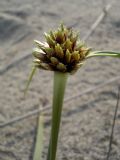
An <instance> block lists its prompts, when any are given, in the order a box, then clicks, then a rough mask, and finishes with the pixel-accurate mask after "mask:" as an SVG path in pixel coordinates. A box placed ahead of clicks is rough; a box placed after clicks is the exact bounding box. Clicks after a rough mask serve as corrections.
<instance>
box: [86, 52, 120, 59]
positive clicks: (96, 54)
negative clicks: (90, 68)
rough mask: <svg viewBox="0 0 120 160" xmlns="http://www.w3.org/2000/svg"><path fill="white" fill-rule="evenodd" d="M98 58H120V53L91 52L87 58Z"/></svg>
mask: <svg viewBox="0 0 120 160" xmlns="http://www.w3.org/2000/svg"><path fill="white" fill-rule="evenodd" d="M95 56H96V57H97V56H110V57H119V58H120V52H115V51H94V52H91V53H90V54H89V55H88V56H87V58H91V57H95Z"/></svg>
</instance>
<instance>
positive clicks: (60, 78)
mask: <svg viewBox="0 0 120 160" xmlns="http://www.w3.org/2000/svg"><path fill="white" fill-rule="evenodd" d="M67 77H68V74H67V73H60V72H55V73H54V95H53V108H52V128H51V137H50V143H49V149H48V155H47V160H55V158H56V152H57V142H58V135H59V128H60V121H61V112H62V105H63V99H64V92H65V87H66V81H67Z"/></svg>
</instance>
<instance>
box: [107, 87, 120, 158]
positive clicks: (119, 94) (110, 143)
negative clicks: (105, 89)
mask: <svg viewBox="0 0 120 160" xmlns="http://www.w3.org/2000/svg"><path fill="white" fill-rule="evenodd" d="M119 99H120V87H119V89H118V97H117V104H116V107H115V114H114V118H113V124H112V130H111V135H110V142H109V149H108V153H107V158H106V160H109V158H110V153H111V149H112V141H113V134H114V128H115V121H116V117H117V111H118V107H119Z"/></svg>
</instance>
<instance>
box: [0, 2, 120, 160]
mask: <svg viewBox="0 0 120 160" xmlns="http://www.w3.org/2000/svg"><path fill="white" fill-rule="evenodd" d="M111 1H112V0H106V1H105V0H74V1H73V0H0V125H1V126H2V124H3V123H5V122H8V121H10V120H11V119H13V118H15V117H18V116H22V115H24V114H26V113H29V112H31V111H34V110H35V109H38V108H39V107H40V106H43V107H45V106H47V105H48V104H51V98H52V86H53V73H51V72H45V71H39V72H37V74H36V75H35V77H34V78H33V82H32V83H31V86H30V88H29V91H28V94H27V96H26V98H25V99H24V97H23V90H24V88H25V84H26V80H27V78H28V75H29V73H30V70H31V67H32V56H31V55H30V54H31V52H32V48H33V40H34V39H38V40H43V38H44V37H43V33H44V32H45V31H46V32H47V31H49V30H50V29H51V28H56V27H58V24H59V22H61V21H63V22H65V24H66V25H68V26H72V27H73V28H74V29H76V30H78V31H80V36H81V38H83V37H84V36H85V34H86V32H87V31H88V30H89V29H90V26H91V25H92V24H93V22H94V21H95V19H96V18H97V17H98V16H99V14H100V13H101V10H102V8H103V6H105V5H106V4H107V3H108V2H109V3H110V2H111ZM87 43H88V45H90V46H91V47H93V48H95V49H98V50H99V49H111V50H119V51H120V1H119V0H118V1H115V3H114V5H113V7H112V8H111V10H110V11H109V13H108V15H107V16H106V17H105V18H104V19H103V21H102V22H101V24H100V25H99V26H98V27H97V28H96V30H95V32H94V33H93V34H92V35H91V37H90V38H89V39H88V40H87ZM28 54H29V55H28ZM24 55H26V57H25V58H24V59H23V60H21V61H20V62H18V61H17V62H16V63H14V62H15V61H16V60H17V59H19V58H21V57H22V56H24ZM118 76H120V59H116V58H108V57H104V58H103V57H101V58H93V59H90V60H88V61H87V63H86V65H84V66H83V67H82V68H81V69H80V70H79V71H78V72H77V73H76V74H75V75H74V76H70V77H69V80H68V85H67V89H66V95H65V98H66V99H67V98H68V97H70V96H74V95H76V94H78V93H81V94H82V93H83V92H85V91H86V90H88V89H90V88H92V87H96V86H99V85H101V84H102V83H104V82H107V81H108V80H110V79H113V78H116V77H118ZM119 85H120V77H118V78H117V79H116V80H115V81H113V82H112V83H109V84H107V85H105V86H104V87H100V88H99V89H96V90H95V91H94V92H89V93H88V94H84V95H82V96H78V97H77V98H73V99H70V100H69V101H67V102H66V103H65V104H64V109H63V116H62V123H61V132H60V137H59V145H58V153H57V154H58V160H105V159H106V154H107V151H108V143H109V135H110V131H111V124H112V120H113V115H114V110H115V106H116V99H117V97H116V94H117V90H118V86H119ZM44 113H45V136H44V141H45V145H44V153H43V159H45V155H46V152H47V146H48V140H49V136H50V135H49V133H50V118H51V117H50V113H51V107H50V109H48V110H46V111H45V112H44ZM36 124H37V118H36V116H31V117H29V118H27V119H24V120H21V121H19V122H16V123H14V124H10V125H7V126H4V127H0V160H32V152H33V148H34V140H35V133H36V127H37V125H36ZM114 131H115V132H114V138H113V145H112V152H111V159H110V160H120V109H119V111H118V115H117V120H116V126H115V130H114Z"/></svg>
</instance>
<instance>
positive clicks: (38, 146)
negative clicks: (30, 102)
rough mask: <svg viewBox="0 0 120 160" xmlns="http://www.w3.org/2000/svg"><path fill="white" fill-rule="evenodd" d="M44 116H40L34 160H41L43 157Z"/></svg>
mask: <svg viewBox="0 0 120 160" xmlns="http://www.w3.org/2000/svg"><path fill="white" fill-rule="evenodd" d="M43 129H44V127H43V116H42V115H39V117H38V128H37V137H36V144H35V151H34V156H33V160H41V157H42V149H43V135H44V134H43Z"/></svg>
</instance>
